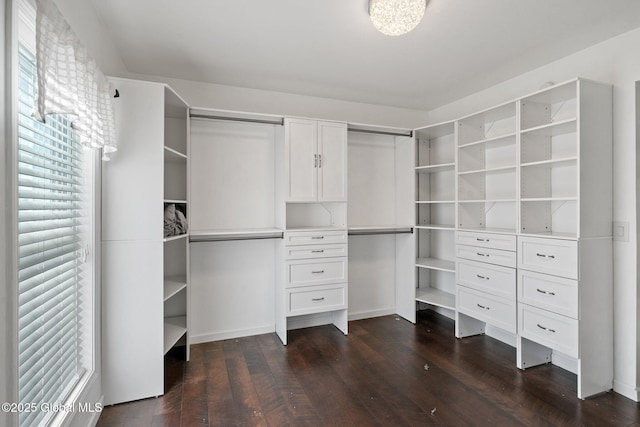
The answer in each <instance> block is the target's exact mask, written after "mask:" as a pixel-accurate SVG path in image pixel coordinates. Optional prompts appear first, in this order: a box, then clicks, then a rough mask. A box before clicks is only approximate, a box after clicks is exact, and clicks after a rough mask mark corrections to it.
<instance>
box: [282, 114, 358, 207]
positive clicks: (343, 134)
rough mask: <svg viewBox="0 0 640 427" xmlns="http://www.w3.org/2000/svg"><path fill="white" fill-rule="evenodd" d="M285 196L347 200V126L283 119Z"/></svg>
mask: <svg viewBox="0 0 640 427" xmlns="http://www.w3.org/2000/svg"><path fill="white" fill-rule="evenodd" d="M285 156H286V162H285V168H286V183H287V191H286V199H287V201H290V202H314V201H320V202H323V201H324V202H346V201H347V176H346V169H347V125H346V123H337V122H325V121H317V120H308V119H296V118H285Z"/></svg>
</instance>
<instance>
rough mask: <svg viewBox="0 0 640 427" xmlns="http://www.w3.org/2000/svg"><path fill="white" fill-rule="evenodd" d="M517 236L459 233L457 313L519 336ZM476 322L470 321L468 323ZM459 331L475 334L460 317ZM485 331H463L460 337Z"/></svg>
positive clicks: (457, 238)
mask: <svg viewBox="0 0 640 427" xmlns="http://www.w3.org/2000/svg"><path fill="white" fill-rule="evenodd" d="M515 251H516V237H515V236H513V235H504V234H490V233H475V232H467V231H458V232H457V233H456V263H457V268H456V284H457V286H456V305H457V311H458V313H461V314H463V315H467V316H469V317H471V318H473V319H477V320H479V321H481V322H484V323H486V324H490V325H494V326H496V327H499V328H501V329H504V330H506V331H509V332H512V333H514V334H515V333H516V331H517V328H516V286H515V281H516V280H515V279H516V270H515V267H516V252H515ZM470 322H473V320H470V319H467V323H470ZM457 323H459V324H461V326H460V329H459V331H463V330H465V331H474V328H469V327H466V326H464V325H462V324H463V323H465V319H464V318H459V319H458V322H457ZM480 332H484V325H483V326H482V327H481V328H480V329H478V328H476V329H475V332H468V333H465V332H460V333H458V337H459V338H462V336H466V335H471V334H474V333H480Z"/></svg>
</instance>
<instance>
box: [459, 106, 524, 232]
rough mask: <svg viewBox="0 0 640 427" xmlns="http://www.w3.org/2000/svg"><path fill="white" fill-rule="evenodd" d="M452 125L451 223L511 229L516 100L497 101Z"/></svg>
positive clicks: (514, 204) (513, 223)
mask: <svg viewBox="0 0 640 427" xmlns="http://www.w3.org/2000/svg"><path fill="white" fill-rule="evenodd" d="M457 123H458V140H457V151H458V171H457V172H458V173H457V191H458V193H457V194H458V224H457V227H458V228H460V229H466V230H485V231H486V230H501V231H503V232H515V231H516V230H517V177H518V175H517V144H516V140H517V132H516V130H517V126H516V125H517V120H516V104H515V103H513V102H512V103H508V104H503V105H500V106H498V107H495V108H492V109H489V110H485V111H482V112H480V113H476V114H473V115H471V116H467V117H464V118H462V119H459V120H458V122H457Z"/></svg>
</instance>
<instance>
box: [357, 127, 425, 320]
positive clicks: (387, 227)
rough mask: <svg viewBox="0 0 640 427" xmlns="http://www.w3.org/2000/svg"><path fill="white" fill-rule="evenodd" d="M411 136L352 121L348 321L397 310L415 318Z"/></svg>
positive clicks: (399, 131)
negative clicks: (408, 294)
mask: <svg viewBox="0 0 640 427" xmlns="http://www.w3.org/2000/svg"><path fill="white" fill-rule="evenodd" d="M410 134H411V132H410V131H407V130H401V129H386V128H371V127H364V128H363V127H362V126H352V125H349V132H348V149H349V156H348V157H349V166H348V185H349V197H348V220H347V224H348V234H349V319H350V320H356V319H362V318H366V317H373V316H381V315H389V314H394V313H398V314H400V315H401V316H403V317H406V318H408V319H410V320H412V321H413V320H414V317H415V307H414V304H413V293H414V290H413V287H414V286H415V285H414V284H413V283H414V275H413V265H414V264H413V263H414V260H415V255H414V252H415V249H414V234H413V229H414V213H413V212H414V211H413V207H414V193H415V192H414V185H415V184H414V181H415V174H414V172H413V166H414V165H415V160H414V157H415V143H414V140H413V138H412V137H411V136H410ZM408 292H411V295H410V296H405V294H407V293H408ZM407 300H409V301H410V303H409V304H407V302H406V301H407Z"/></svg>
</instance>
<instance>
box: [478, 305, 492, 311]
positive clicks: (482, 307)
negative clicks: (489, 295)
mask: <svg viewBox="0 0 640 427" xmlns="http://www.w3.org/2000/svg"><path fill="white" fill-rule="evenodd" d="M476 305H477V306H478V307H480V308H481V309H483V310H491V307H487V306H485V305H480V304H476Z"/></svg>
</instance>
